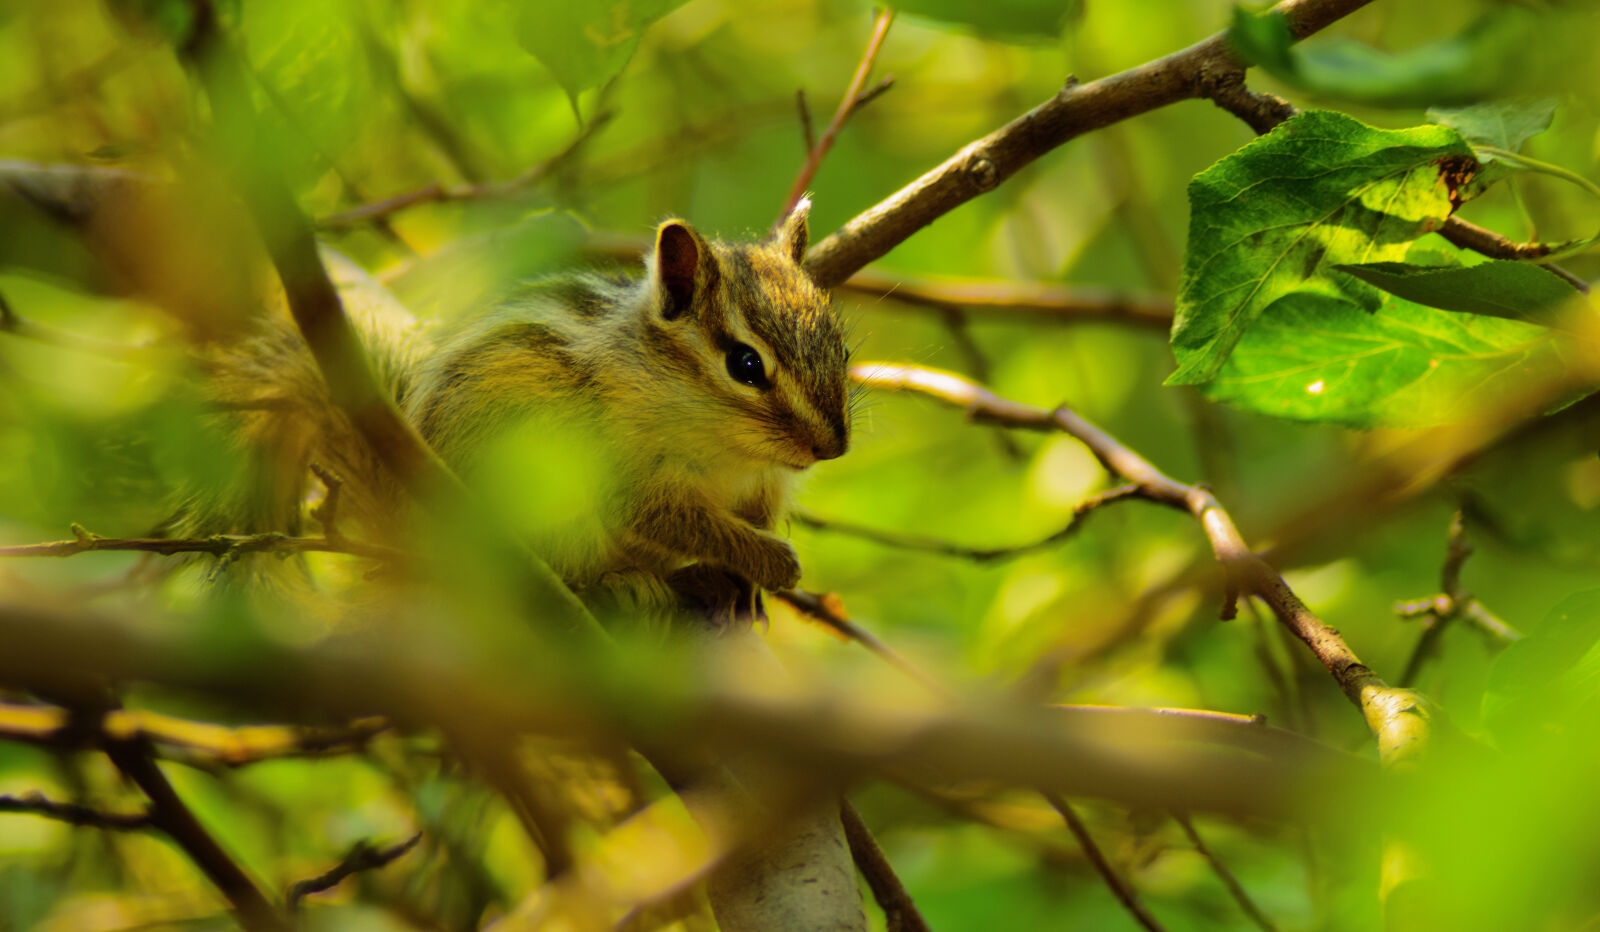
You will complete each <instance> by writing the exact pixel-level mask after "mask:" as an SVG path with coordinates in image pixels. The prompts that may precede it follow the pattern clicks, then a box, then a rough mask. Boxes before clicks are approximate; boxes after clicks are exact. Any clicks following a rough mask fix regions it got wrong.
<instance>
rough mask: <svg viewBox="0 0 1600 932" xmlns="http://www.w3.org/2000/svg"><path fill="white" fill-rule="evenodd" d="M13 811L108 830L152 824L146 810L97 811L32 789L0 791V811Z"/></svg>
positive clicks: (145, 827) (120, 830)
mask: <svg viewBox="0 0 1600 932" xmlns="http://www.w3.org/2000/svg"><path fill="white" fill-rule="evenodd" d="M6 812H17V813H26V814H29V815H36V816H43V817H44V818H46V819H55V820H56V821H58V822H65V823H67V824H68V825H78V826H84V827H87V828H103V829H109V830H111V831H117V832H126V831H137V830H139V829H147V828H151V827H152V823H151V820H150V813H149V812H126V813H124V812H101V811H100V810H98V809H91V808H89V807H88V806H80V805H77V804H76V803H58V802H54V801H52V800H49V799H45V798H44V796H42V795H40V794H38V793H33V794H30V795H28V796H20V797H19V796H11V795H9V794H6V795H0V813H6Z"/></svg>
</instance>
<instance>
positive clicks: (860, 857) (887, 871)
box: [839, 799, 929, 932]
mask: <svg viewBox="0 0 1600 932" xmlns="http://www.w3.org/2000/svg"><path fill="white" fill-rule="evenodd" d="M839 817H840V819H841V820H842V821H843V822H844V837H845V840H846V841H848V842H849V843H850V856H851V857H852V858H854V859H855V862H856V869H857V870H859V871H860V872H861V876H862V878H863V879H864V880H866V882H867V886H868V887H869V888H870V889H871V890H872V898H873V899H875V900H877V901H878V907H879V908H880V909H882V910H883V920H884V928H885V930H886V932H929V929H928V923H927V921H926V920H924V919H923V918H922V914H921V913H919V912H917V904H915V903H913V902H912V901H911V894H909V893H907V892H906V888H905V885H904V884H902V883H901V882H900V878H899V877H898V876H896V875H895V872H894V867H893V865H891V864H890V863H889V859H888V858H886V857H884V854H883V849H882V848H880V847H878V841H877V839H875V838H873V837H872V831H871V830H870V829H868V828H867V823H865V822H863V821H862V820H861V813H859V812H857V811H856V807H854V806H852V805H850V801H849V800H848V799H847V800H845V801H844V803H843V804H841V805H840V806H839Z"/></svg>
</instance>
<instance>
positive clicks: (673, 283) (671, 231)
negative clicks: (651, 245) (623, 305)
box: [655, 220, 716, 320]
mask: <svg viewBox="0 0 1600 932" xmlns="http://www.w3.org/2000/svg"><path fill="white" fill-rule="evenodd" d="M655 279H656V294H657V296H658V297H659V299H660V303H661V316H662V317H663V318H665V319H667V320H677V319H678V317H680V316H681V315H682V314H683V313H684V312H685V311H689V310H691V309H692V308H693V307H694V303H695V298H697V297H699V296H701V295H703V294H704V292H705V291H706V289H708V288H710V287H711V286H712V285H713V284H715V281H716V263H715V262H713V261H712V258H711V247H709V246H707V245H706V241H705V240H703V239H701V238H700V234H699V233H696V232H695V231H694V227H691V226H689V224H687V223H685V222H683V221H682V220H668V221H665V222H664V223H662V224H661V226H659V227H656V255H655Z"/></svg>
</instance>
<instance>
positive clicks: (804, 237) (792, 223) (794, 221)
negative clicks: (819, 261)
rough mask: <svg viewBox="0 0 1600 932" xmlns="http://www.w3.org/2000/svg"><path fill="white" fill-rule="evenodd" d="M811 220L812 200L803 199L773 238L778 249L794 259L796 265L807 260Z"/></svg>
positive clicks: (785, 218)
mask: <svg viewBox="0 0 1600 932" xmlns="http://www.w3.org/2000/svg"><path fill="white" fill-rule="evenodd" d="M810 219H811V198H809V197H803V198H801V199H800V203H798V204H796V205H794V210H791V211H789V216H787V217H784V218H783V223H782V224H781V225H780V226H779V227H778V229H777V232H775V233H774V234H773V237H772V238H773V241H774V243H775V245H776V246H777V247H778V249H780V250H782V251H783V253H784V255H787V256H788V257H789V258H791V259H793V260H794V261H795V264H796V265H798V264H799V263H800V260H801V259H804V258H805V255H806V246H807V244H809V243H810V241H811V231H810V228H809V227H808V226H807V223H808V221H809V220H810Z"/></svg>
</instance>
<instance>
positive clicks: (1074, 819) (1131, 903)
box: [1044, 793, 1164, 932]
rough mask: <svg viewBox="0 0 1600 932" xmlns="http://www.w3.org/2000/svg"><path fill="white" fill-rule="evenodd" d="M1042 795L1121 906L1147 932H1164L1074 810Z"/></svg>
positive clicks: (1056, 798)
mask: <svg viewBox="0 0 1600 932" xmlns="http://www.w3.org/2000/svg"><path fill="white" fill-rule="evenodd" d="M1044 798H1045V800H1046V801H1047V802H1049V803H1050V805H1051V806H1054V807H1055V810H1056V811H1057V812H1059V813H1061V818H1062V820H1063V821H1065V822H1066V823H1067V829H1068V830H1069V831H1071V832H1072V837H1073V838H1076V839H1077V840H1078V847H1079V848H1081V849H1082V850H1083V855H1084V857H1086V858H1088V859H1089V863H1090V864H1091V865H1093V867H1094V869H1095V873H1097V874H1099V875H1100V879H1101V880H1104V881H1105V883H1106V886H1108V887H1110V888H1111V894H1112V895H1113V896H1115V897H1116V898H1117V902H1119V903H1121V904H1122V908H1123V909H1126V910H1127V911H1128V913H1129V914H1130V915H1132V916H1133V918H1134V920H1135V921H1136V922H1138V923H1139V925H1141V926H1143V927H1144V928H1146V929H1148V930H1149V932H1164V929H1163V927H1162V925H1161V923H1159V922H1157V921H1156V917H1154V916H1152V915H1150V911H1149V910H1147V909H1145V907H1144V904H1143V903H1141V902H1139V894H1138V893H1137V892H1135V890H1134V889H1133V887H1131V886H1129V884H1128V881H1127V880H1126V879H1125V878H1124V877H1123V876H1122V875H1121V874H1119V873H1118V872H1117V870H1116V868H1114V867H1112V866H1111V862H1110V861H1107V860H1106V856H1105V855H1104V854H1103V853H1102V852H1101V851H1100V846H1099V845H1097V844H1095V842H1094V837H1093V836H1091V835H1090V834H1089V827H1088V826H1087V825H1085V824H1083V820H1082V819H1081V818H1079V817H1078V813H1077V812H1075V811H1073V808H1072V806H1071V805H1069V804H1068V803H1067V801H1066V800H1065V799H1063V798H1062V797H1061V796H1058V795H1057V794H1055V793H1045V794H1044Z"/></svg>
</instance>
